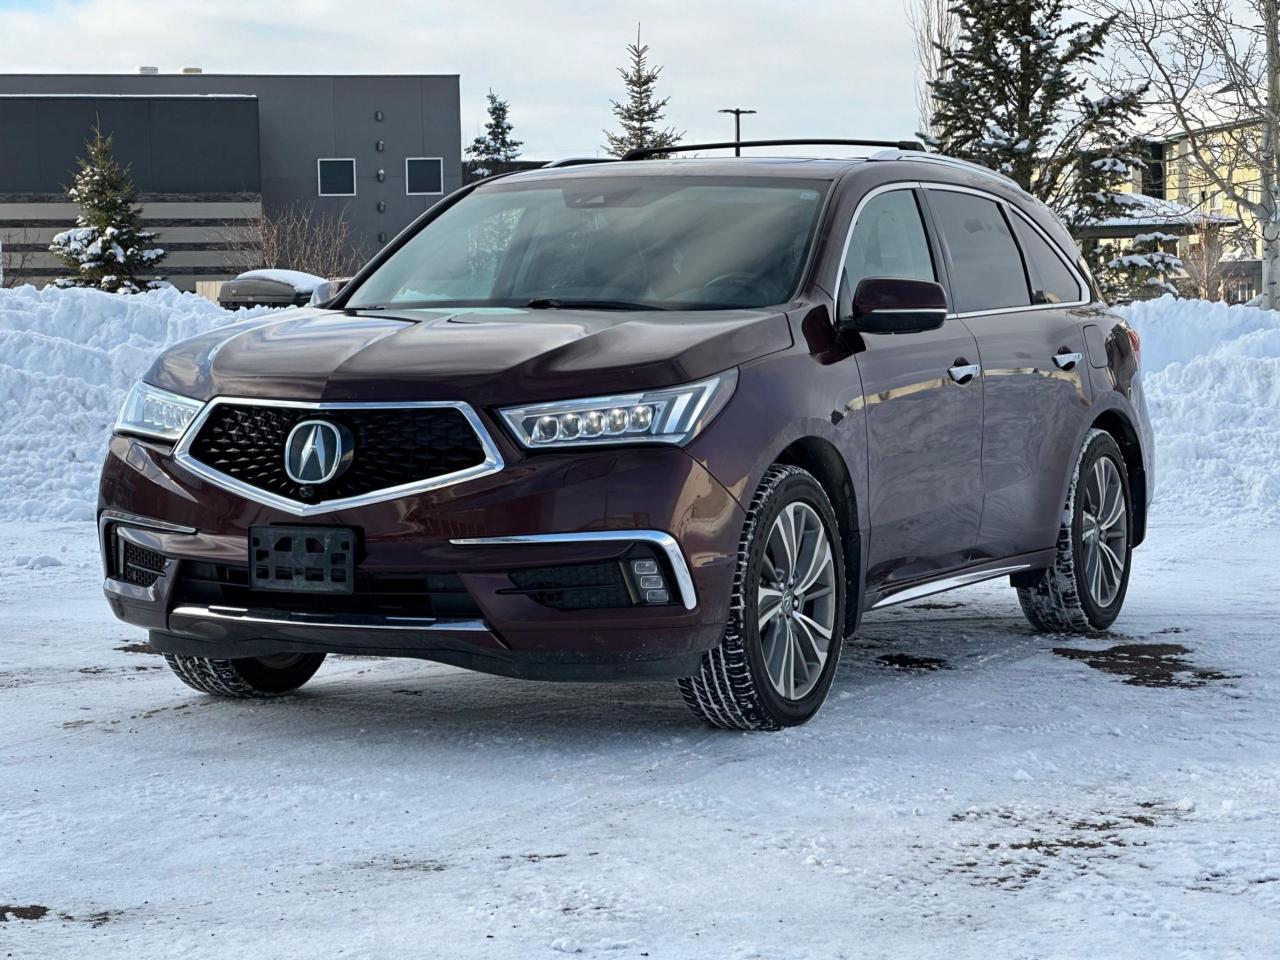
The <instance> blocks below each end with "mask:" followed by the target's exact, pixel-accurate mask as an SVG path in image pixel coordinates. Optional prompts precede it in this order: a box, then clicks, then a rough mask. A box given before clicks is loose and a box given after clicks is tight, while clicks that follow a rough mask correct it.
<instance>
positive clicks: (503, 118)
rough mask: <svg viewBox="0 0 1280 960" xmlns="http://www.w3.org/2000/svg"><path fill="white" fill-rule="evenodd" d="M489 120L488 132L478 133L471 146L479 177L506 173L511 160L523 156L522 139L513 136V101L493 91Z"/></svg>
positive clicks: (473, 168)
mask: <svg viewBox="0 0 1280 960" xmlns="http://www.w3.org/2000/svg"><path fill="white" fill-rule="evenodd" d="M488 100H489V122H488V123H486V124H485V125H484V136H481V137H476V138H475V139H474V140H472V141H471V145H470V146H469V147H467V150H466V155H467V159H468V160H469V161H470V162H471V172H472V173H473V174H474V175H475V176H476V177H489V176H493V175H494V174H498V173H506V172H507V171H509V170H510V169H511V162H512V161H513V160H515V159H516V158H517V157H519V156H520V147H521V146H523V145H524V143H523V141H521V140H513V139H512V138H511V129H512V128H511V121H510V120H508V119H507V112H508V110H509V109H510V105H509V104H508V103H507V101H506V100H503V99H501V98H499V97H498V95H497V94H495V93H494V92H493V90H490V91H489V96H488Z"/></svg>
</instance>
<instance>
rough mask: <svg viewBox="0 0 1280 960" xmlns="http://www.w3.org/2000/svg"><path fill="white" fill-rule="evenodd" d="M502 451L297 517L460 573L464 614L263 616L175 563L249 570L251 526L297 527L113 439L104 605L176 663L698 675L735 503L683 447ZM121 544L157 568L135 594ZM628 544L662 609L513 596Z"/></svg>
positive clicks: (103, 518)
mask: <svg viewBox="0 0 1280 960" xmlns="http://www.w3.org/2000/svg"><path fill="white" fill-rule="evenodd" d="M504 453H509V454H510V456H509V457H508V459H507V467H506V469H504V470H503V471H501V472H500V473H496V474H493V475H490V476H486V477H482V478H478V479H475V480H470V481H466V482H464V483H460V484H458V485H455V486H451V487H447V488H443V489H439V490H433V491H429V492H426V493H422V494H418V495H415V496H411V497H405V498H402V499H399V500H391V501H384V502H381V503H375V504H370V505H367V506H362V507H359V508H356V509H347V510H340V511H334V512H332V513H328V514H324V515H322V516H315V517H309V518H307V522H309V523H315V524H322V525H328V524H332V525H337V526H343V527H351V528H354V529H356V530H357V531H359V532H360V536H361V539H362V546H361V550H360V555H359V569H360V570H361V571H364V572H366V573H371V574H378V575H396V574H399V573H405V574H410V573H411V574H449V575H454V576H456V577H457V579H458V580H460V581H461V583H462V584H463V585H464V586H465V588H466V592H467V594H469V596H470V599H471V600H473V601H474V605H475V612H474V614H471V615H467V616H464V617H458V616H437V617H387V616H376V615H361V614H352V615H347V614H344V615H336V614H332V613H324V612H322V611H319V610H317V609H315V607H314V605H313V604H311V603H310V602H309V600H308V597H307V596H305V595H298V596H297V597H296V602H294V601H293V600H292V599H291V600H290V601H289V602H288V603H286V604H285V605H284V607H283V608H282V604H281V601H280V599H279V598H280V595H278V594H277V595H275V596H274V597H273V598H272V599H273V604H272V606H271V607H270V608H269V609H267V608H263V609H258V608H256V606H255V604H254V603H253V602H252V601H249V602H245V603H242V604H239V605H237V606H226V605H220V604H210V603H194V602H191V601H190V598H189V597H186V596H185V595H184V590H183V586H182V585H183V583H184V567H183V565H184V564H188V565H194V564H206V565H207V564H220V565H227V566H242V565H245V564H246V563H247V558H248V535H249V528H250V526H253V525H260V524H272V523H279V524H297V523H298V518H297V517H296V516H293V515H290V514H286V513H283V512H280V511H278V510H275V509H273V508H272V507H269V506H265V505H262V504H259V503H256V502H253V501H250V500H247V499H245V498H243V497H239V496H237V495H236V494H234V493H230V492H228V491H226V490H223V489H221V488H220V487H217V486H214V485H212V484H210V483H208V482H207V481H206V480H204V479H202V478H201V477H199V476H197V475H195V474H193V473H190V472H188V471H186V470H185V469H184V468H183V467H182V466H181V465H180V464H179V463H177V462H175V461H174V460H173V459H172V457H171V456H170V451H169V450H167V449H166V448H165V447H163V446H159V445H155V444H151V443H149V442H147V441H142V440H137V439H133V438H127V437H115V438H113V440H112V442H111V446H110V451H109V453H108V457H107V462H106V465H105V467H104V469H103V476H102V485H101V497H100V511H99V517H100V529H101V531H102V535H103V542H104V562H106V564H107V579H106V582H105V585H104V587H105V592H106V595H107V599H108V602H109V603H110V605H111V607H112V610H113V611H114V612H115V614H116V615H117V616H118V617H120V618H121V619H123V620H125V621H127V622H129V623H132V624H136V625H137V626H140V627H145V628H146V629H148V630H149V631H151V643H152V645H153V646H154V647H155V648H156V649H158V650H160V651H161V652H167V653H174V654H185V655H195V656H204V657H212V658H217V659H234V658H236V657H249V656H266V655H270V654H276V653H286V652H332V653H346V654H370V655H378V656H404V657H419V658H423V659H429V660H436V661H440V662H444V663H451V664H456V665H459V666H464V667H468V668H472V669H477V670H483V671H487V672H491V673H497V674H504V675H510V676H519V677H528V678H540V679H591V680H613V679H642V678H653V677H676V676H687V675H689V674H691V673H693V672H696V670H697V667H698V662H699V659H700V657H701V655H702V653H703V652H704V651H705V650H707V649H710V648H711V647H713V646H714V645H715V644H716V643H718V642H719V639H720V637H721V634H722V632H723V629H724V623H725V621H726V619H727V616H728V601H729V597H730V593H731V587H732V577H733V568H734V564H735V561H736V550H737V543H738V537H739V534H740V533H741V528H742V522H743V515H742V511H741V508H740V507H739V505H738V504H737V502H736V501H735V500H734V499H733V497H732V496H731V495H730V494H729V492H728V491H727V490H725V488H724V487H723V486H721V485H720V483H719V482H718V481H716V480H715V479H714V478H713V477H712V476H711V475H710V474H709V473H708V472H707V471H706V470H705V469H704V468H703V467H702V466H701V465H700V464H699V463H698V462H697V461H695V460H694V459H693V458H692V457H690V456H689V455H688V454H686V453H685V452H684V451H683V450H681V449H678V448H665V447H664V448H657V447H648V448H638V449H623V448H619V449H613V450H594V451H589V452H582V453H572V454H561V453H555V454H544V455H540V456H535V457H523V456H522V455H521V454H520V453H519V452H518V451H514V450H511V451H504ZM117 538H121V539H123V540H125V541H127V542H129V543H131V544H134V545H136V546H137V547H139V548H141V549H144V550H149V551H153V552H154V553H156V554H160V555H162V556H163V557H164V563H163V571H162V572H161V573H160V575H159V576H158V577H156V578H155V580H154V582H153V583H150V584H148V585H139V584H137V583H131V582H128V581H127V580H126V579H125V578H124V577H122V576H120V575H119V571H118V570H114V569H113V566H112V564H111V562H109V560H110V558H108V556H107V550H106V546H105V545H106V544H108V543H113V542H116V539H117ZM638 545H639V548H644V549H652V550H653V551H654V555H655V556H658V557H665V558H666V559H667V564H666V567H665V570H666V573H667V574H668V577H669V579H670V580H671V587H672V597H671V601H672V602H671V603H669V604H666V605H658V606H625V607H616V608H605V609H569V610H566V609H553V608H551V607H548V606H547V605H545V604H544V603H540V602H538V601H537V600H536V599H535V598H534V597H532V596H530V595H529V594H528V593H527V592H526V593H519V592H513V591H512V590H511V587H512V573H513V571H521V570H526V571H527V570H531V569H535V568H547V567H553V566H564V565H575V564H596V563H609V562H613V561H619V562H620V561H621V560H622V558H623V557H624V556H625V555H629V554H628V551H632V550H635V549H637V548H638ZM113 574H114V575H113ZM287 596H289V597H292V596H293V595H287Z"/></svg>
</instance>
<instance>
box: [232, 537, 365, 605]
mask: <svg viewBox="0 0 1280 960" xmlns="http://www.w3.org/2000/svg"><path fill="white" fill-rule="evenodd" d="M355 548H356V532H355V531H354V530H352V529H350V528H348V527H286V526H262V527H250V528H249V587H250V589H252V590H274V591H277V592H284V593H351V592H352V591H353V590H354V589H355Z"/></svg>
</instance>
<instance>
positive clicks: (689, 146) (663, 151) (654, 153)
mask: <svg viewBox="0 0 1280 960" xmlns="http://www.w3.org/2000/svg"><path fill="white" fill-rule="evenodd" d="M740 147H887V148H889V149H891V150H902V151H914V152H917V153H922V152H924V144H922V143H920V142H919V141H917V140H838V139H828V138H816V139H804V140H727V141H723V142H721V143H677V144H673V145H672V146H669V147H638V148H636V149H635V150H628V151H627V152H626V153H625V154H623V155H622V157H621V159H623V160H644V159H645V158H647V157H665V156H666V155H667V154H669V153H688V152H689V151H690V150H728V149H730V148H735V149H736V148H740Z"/></svg>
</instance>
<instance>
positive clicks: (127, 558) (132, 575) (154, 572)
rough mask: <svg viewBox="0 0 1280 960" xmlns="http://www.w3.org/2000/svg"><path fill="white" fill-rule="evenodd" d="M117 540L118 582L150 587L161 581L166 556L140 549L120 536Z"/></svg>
mask: <svg viewBox="0 0 1280 960" xmlns="http://www.w3.org/2000/svg"><path fill="white" fill-rule="evenodd" d="M115 540H116V543H117V544H118V545H119V552H118V553H117V555H116V558H117V559H116V569H115V571H114V574H115V578H116V579H117V580H123V581H125V582H126V583H133V584H137V585H138V586H140V587H149V586H151V585H152V584H154V583H155V582H156V581H157V580H159V579H160V575H161V574H163V573H164V554H162V553H156V551H154V550H148V549H147V548H146V547H140V546H138V545H137V544H134V543H130V542H129V541H128V540H123V539H121V538H120V537H119V536H116V537H115Z"/></svg>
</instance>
